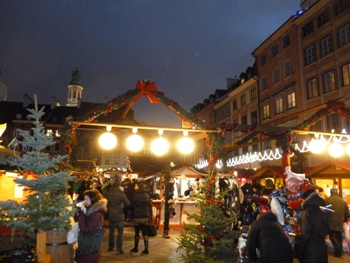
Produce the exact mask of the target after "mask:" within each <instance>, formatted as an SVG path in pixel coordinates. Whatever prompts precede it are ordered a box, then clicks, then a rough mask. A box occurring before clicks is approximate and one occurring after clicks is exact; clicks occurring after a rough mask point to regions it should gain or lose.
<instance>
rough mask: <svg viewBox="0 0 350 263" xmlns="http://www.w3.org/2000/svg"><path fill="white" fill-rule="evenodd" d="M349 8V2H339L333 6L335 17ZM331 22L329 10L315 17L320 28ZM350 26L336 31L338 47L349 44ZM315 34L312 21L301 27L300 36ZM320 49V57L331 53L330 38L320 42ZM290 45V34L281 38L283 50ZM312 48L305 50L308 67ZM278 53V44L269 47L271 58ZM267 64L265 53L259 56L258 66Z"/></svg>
mask: <svg viewBox="0 0 350 263" xmlns="http://www.w3.org/2000/svg"><path fill="white" fill-rule="evenodd" d="M348 8H349V0H340V1H338V2H337V3H336V4H335V5H334V14H335V16H337V15H339V14H340V13H342V12H343V11H345V10H346V9H348ZM330 20H331V15H330V10H329V9H327V10H326V11H325V12H323V13H322V14H321V15H319V16H318V17H317V23H318V27H319V28H320V27H322V26H323V25H325V24H327V23H328V22H329V21H330ZM349 27H350V25H349V24H346V25H344V26H342V27H340V28H339V29H338V47H342V46H344V45H347V44H349V43H350V29H349ZM313 32H315V27H314V21H310V22H309V23H308V24H306V25H305V26H303V28H302V36H303V37H304V38H305V37H307V36H308V35H310V34H312V33H313ZM320 42H321V43H320V49H321V57H323V56H325V55H327V54H329V53H330V52H332V51H333V45H332V39H331V36H330V35H329V36H327V37H325V38H323V39H321V41H320ZM290 44H291V37H290V34H287V35H286V36H284V37H283V38H282V46H283V49H285V48H286V47H288V46H290ZM313 49H314V47H313V48H312V47H310V48H307V49H306V50H305V52H307V54H305V64H306V65H308V64H309V63H312V62H313V60H312V59H311V62H309V60H308V59H307V58H308V57H311V58H312V57H313V54H312V53H313V52H314V53H315V51H314V50H313ZM279 53H280V49H279V43H278V42H277V43H275V44H273V45H272V47H271V54H272V57H275V56H277V55H278V54H279ZM266 63H267V57H266V53H265V54H263V55H261V56H260V66H264V65H265V64H266Z"/></svg>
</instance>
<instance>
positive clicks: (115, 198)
mask: <svg viewBox="0 0 350 263" xmlns="http://www.w3.org/2000/svg"><path fill="white" fill-rule="evenodd" d="M76 183H78V184H77V185H73V186H72V188H73V190H74V193H75V196H73V199H74V201H75V203H76V204H80V205H78V207H79V209H78V215H77V217H76V218H75V219H76V221H77V222H78V223H79V229H80V231H81V232H83V233H86V234H91V233H94V232H95V231H96V229H98V227H100V226H101V225H102V226H103V223H104V220H105V219H108V223H109V236H108V245H109V249H108V251H114V250H115V251H116V253H117V254H123V253H124V250H123V239H124V221H133V222H134V230H135V233H134V248H133V249H131V251H130V252H132V253H137V252H138V251H139V250H138V246H139V240H140V234H141V235H142V237H143V243H144V250H143V251H142V252H141V253H142V254H146V255H147V254H149V249H148V248H149V246H148V242H149V241H148V236H149V232H148V226H149V225H150V224H151V215H152V208H151V203H150V200H151V197H152V194H151V192H150V190H149V187H148V186H147V184H146V183H145V182H143V181H138V180H137V179H130V178H125V179H124V180H122V178H120V177H118V176H116V177H114V178H112V179H107V178H104V177H101V178H99V180H91V179H90V178H87V179H83V180H79V181H77V182H76ZM115 229H116V230H117V232H118V233H117V237H116V238H115ZM100 259H101V249H99V250H98V251H94V253H91V254H83V253H81V251H79V241H78V249H77V250H76V253H75V261H76V262H77V263H82V262H84V263H98V262H99V261H100Z"/></svg>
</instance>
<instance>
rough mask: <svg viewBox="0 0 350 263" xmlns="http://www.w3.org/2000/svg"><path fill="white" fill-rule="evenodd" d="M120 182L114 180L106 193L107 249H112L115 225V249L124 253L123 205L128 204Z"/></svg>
mask: <svg viewBox="0 0 350 263" xmlns="http://www.w3.org/2000/svg"><path fill="white" fill-rule="evenodd" d="M120 186H121V183H120V182H119V181H115V182H114V183H113V184H112V186H111V188H110V189H109V191H108V192H107V193H106V195H105V196H106V198H107V200H108V222H109V239H108V246H109V249H108V251H113V249H114V230H115V227H117V230H118V236H117V242H116V243H117V244H116V250H117V253H119V254H124V251H123V238H124V237H123V235H124V219H125V218H124V210H123V209H124V207H125V206H128V205H129V204H130V202H129V200H128V198H127V197H126V195H125V194H124V193H123V191H122V190H121V189H120Z"/></svg>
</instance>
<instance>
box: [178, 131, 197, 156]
mask: <svg viewBox="0 0 350 263" xmlns="http://www.w3.org/2000/svg"><path fill="white" fill-rule="evenodd" d="M184 136H185V137H184V138H181V139H180V140H179V141H178V142H177V149H178V150H179V151H180V152H181V153H183V154H189V153H191V152H192V151H193V149H194V142H193V140H192V139H190V138H188V137H187V136H188V131H184Z"/></svg>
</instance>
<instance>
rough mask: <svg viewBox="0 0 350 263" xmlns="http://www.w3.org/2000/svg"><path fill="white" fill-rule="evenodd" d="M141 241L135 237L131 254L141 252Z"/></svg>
mask: <svg viewBox="0 0 350 263" xmlns="http://www.w3.org/2000/svg"><path fill="white" fill-rule="evenodd" d="M139 240H140V237H139V236H135V237H134V248H133V249H131V250H130V252H134V253H137V252H139Z"/></svg>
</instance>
